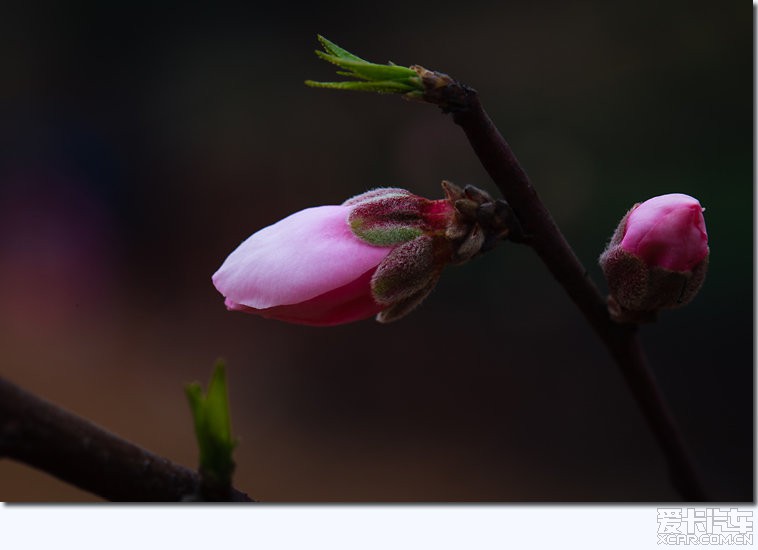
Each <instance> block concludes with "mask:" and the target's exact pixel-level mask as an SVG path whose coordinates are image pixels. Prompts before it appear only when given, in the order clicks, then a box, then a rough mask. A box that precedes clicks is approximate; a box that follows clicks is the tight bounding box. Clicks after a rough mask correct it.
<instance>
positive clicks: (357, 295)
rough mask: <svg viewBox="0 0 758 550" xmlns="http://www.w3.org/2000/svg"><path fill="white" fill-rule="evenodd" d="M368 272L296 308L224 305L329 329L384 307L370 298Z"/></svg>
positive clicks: (268, 316) (272, 317)
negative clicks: (328, 327)
mask: <svg viewBox="0 0 758 550" xmlns="http://www.w3.org/2000/svg"><path fill="white" fill-rule="evenodd" d="M374 271H375V269H371V270H369V271H367V272H366V273H364V274H363V275H361V276H360V277H358V278H357V279H355V280H354V281H352V282H350V283H348V284H347V285H345V286H342V287H340V288H337V289H334V290H332V291H330V292H327V293H325V294H322V295H320V296H316V297H315V298H311V299H310V300H307V301H305V302H301V303H299V304H291V305H285V306H275V307H271V308H267V309H255V308H251V307H247V306H241V305H239V304H235V303H230V302H229V300H228V299H227V302H226V305H227V307H228V308H229V309H230V310H236V311H243V312H245V313H255V314H257V315H260V316H261V317H266V318H268V319H277V320H279V321H286V322H288V323H298V324H302V325H312V326H332V325H340V324H343V323H351V322H353V321H359V320H361V319H366V318H368V317H373V316H374V315H376V314H377V313H379V312H380V311H381V310H382V309H384V306H380V305H378V304H377V303H376V302H375V301H374V299H373V297H372V295H371V277H372V275H373V274H374Z"/></svg>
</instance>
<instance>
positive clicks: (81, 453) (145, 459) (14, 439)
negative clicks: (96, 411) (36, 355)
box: [0, 378, 251, 502]
mask: <svg viewBox="0 0 758 550" xmlns="http://www.w3.org/2000/svg"><path fill="white" fill-rule="evenodd" d="M0 458H10V459H13V460H17V461H19V462H23V463H25V464H28V465H29V466H33V467H35V468H38V469H40V470H43V471H45V472H47V473H49V474H51V475H54V476H55V477H57V478H59V479H61V480H63V481H65V482H68V483H70V484H72V485H75V486H77V487H79V488H80V489H83V490H85V491H89V492H90V493H94V494H95V495H98V496H100V497H102V498H104V499H106V500H111V501H118V502H180V501H188V500H198V499H199V497H200V495H202V493H203V487H202V480H201V477H200V475H199V474H198V473H197V472H195V471H193V470H190V469H189V468H186V467H184V466H180V465H178V464H175V463H173V462H171V461H170V460H168V459H166V458H163V457H161V456H158V455H155V454H153V453H151V452H149V451H146V450H145V449H142V448H141V447H138V446H137V445H134V444H133V443H130V442H128V441H126V440H124V439H121V438H120V437H118V436H116V435H114V434H112V433H110V432H108V431H106V430H104V429H102V428H100V427H98V426H96V425H95V424H92V423H91V422H89V421H87V420H85V419H83V418H81V417H79V416H76V415H75V414H72V413H70V412H68V411H66V410H63V409H61V408H60V407H57V406H56V405H53V404H52V403H49V402H47V401H44V400H42V399H40V398H39V397H36V396H34V395H32V394H31V393H29V392H27V391H25V390H23V389H21V388H19V387H18V386H16V385H15V384H12V383H11V382H9V381H7V380H4V379H3V378H0ZM223 497H224V498H223V500H228V501H235V502H245V501H248V502H249V501H251V499H250V497H248V496H247V495H246V494H245V493H243V492H241V491H238V490H236V489H233V488H232V489H231V490H230V491H229V492H228V494H225V495H223Z"/></svg>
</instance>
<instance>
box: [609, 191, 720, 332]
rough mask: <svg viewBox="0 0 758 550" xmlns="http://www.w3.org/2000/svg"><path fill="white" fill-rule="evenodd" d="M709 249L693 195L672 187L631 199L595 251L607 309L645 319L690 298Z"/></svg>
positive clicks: (618, 316)
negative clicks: (637, 200) (642, 198)
mask: <svg viewBox="0 0 758 550" xmlns="http://www.w3.org/2000/svg"><path fill="white" fill-rule="evenodd" d="M708 253H709V251H708V235H707V233H706V230H705V220H704V219H703V208H702V207H701V206H700V203H699V202H698V201H697V200H696V199H694V198H692V197H690V196H688V195H683V194H681V193H672V194H669V195H662V196H659V197H654V198H652V199H650V200H647V201H645V202H643V203H641V204H636V205H634V206H633V207H632V209H631V210H630V211H629V212H627V214H626V215H625V216H624V218H623V219H622V220H621V223H620V224H619V226H618V227H617V228H616V232H615V233H614V234H613V237H612V239H611V242H610V243H609V244H608V247H607V248H606V249H605V251H604V252H603V254H602V255H601V256H600V266H601V267H602V268H603V272H604V273H605V276H606V279H607V280H608V288H609V290H610V296H609V299H608V307H609V310H610V312H611V315H612V316H613V317H614V319H616V320H617V321H621V322H644V321H650V320H653V319H654V318H655V314H656V312H657V311H658V310H660V309H665V308H674V307H679V306H682V305H684V304H686V303H688V302H690V301H691V300H692V299H693V298H694V297H695V294H697V291H698V290H699V289H700V287H701V286H702V284H703V281H704V279H705V273H706V271H707V266H708Z"/></svg>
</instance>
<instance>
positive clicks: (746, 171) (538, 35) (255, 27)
mask: <svg viewBox="0 0 758 550" xmlns="http://www.w3.org/2000/svg"><path fill="white" fill-rule="evenodd" d="M3 12H4V13H3V16H2V17H0V43H2V46H1V47H0V69H1V70H0V302H1V303H2V306H1V307H0V350H1V352H0V353H2V359H1V361H0V375H2V376H3V377H7V378H8V379H10V380H12V381H14V382H16V383H18V384H19V385H21V386H23V387H24V388H26V389H28V390H30V391H32V392H34V393H36V394H38V395H40V396H42V397H44V398H46V399H48V400H50V401H53V402H55V403H57V404H59V405H61V406H63V407H66V408H68V409H70V410H72V411H74V412H75V413H77V414H80V415H82V416H84V417H86V418H88V419H90V420H91V421H93V422H95V423H97V424H99V425H101V426H104V427H106V428H107V429H109V430H112V431H113V432H115V433H117V434H120V435H122V436H124V437H126V438H128V439H130V440H132V441H134V442H136V443H138V444H140V445H142V446H144V447H146V448H147V449H150V450H151V451H153V452H156V453H159V454H162V455H165V456H167V457H168V458H170V459H172V460H174V461H177V462H179V463H182V464H185V465H188V466H194V465H195V463H196V460H197V458H196V448H195V442H194V438H193V433H192V423H191V419H190V415H189V410H188V406H187V403H186V402H185V397H184V394H183V385H184V384H185V383H186V382H189V381H193V380H200V381H203V382H205V381H206V380H207V378H208V376H209V375H210V372H211V367H212V365H213V362H214V361H215V360H216V358H218V357H223V358H225V359H226V360H227V363H228V376H229V380H230V384H231V388H230V392H231V403H232V414H233V416H232V418H233V429H234V431H235V433H236V434H237V436H238V437H239V439H240V444H239V446H238V451H237V454H236V459H237V465H238V466H237V474H236V477H235V484H236V485H237V486H238V487H239V488H240V489H242V490H244V491H246V492H248V493H249V494H250V495H251V496H253V497H254V498H256V499H260V500H263V501H268V502H275V501H307V502H321V501H505V502H512V501H516V502H531V501H656V502H657V501H667V500H676V499H677V498H678V497H677V494H676V493H675V492H674V490H673V489H672V487H671V486H670V484H669V481H668V477H667V472H666V466H665V464H664V461H663V457H662V455H661V453H660V451H659V449H658V447H657V446H656V444H655V442H654V441H653V439H652V435H651V434H650V431H649V430H648V428H647V427H646V425H645V423H644V421H643V419H642V417H641V415H640V413H639V412H638V409H637V406H636V404H635V403H634V401H633V399H632V397H631V394H630V392H629V390H628V388H627V387H626V386H625V384H624V381H623V379H622V377H621V376H620V373H619V372H618V370H617V368H616V367H615V365H614V364H613V362H612V361H611V359H610V357H609V355H608V354H607V353H606V351H605V350H604V349H603V347H602V345H601V344H600V343H599V341H598V340H597V339H596V338H595V336H594V335H593V334H592V333H591V331H590V329H589V328H588V327H587V326H586V324H585V322H584V321H583V319H582V318H581V316H580V315H579V313H578V312H577V310H576V308H575V307H574V306H573V305H572V304H571V303H570V302H569V300H568V298H567V297H566V296H565V294H564V293H563V292H562V290H561V289H560V287H559V286H558V285H557V284H556V283H555V282H554V281H553V280H552V279H551V278H550V275H549V274H548V273H547V272H546V271H545V269H544V267H543V266H542V265H541V264H540V263H539V261H538V259H537V258H536V257H535V256H534V255H533V254H532V253H530V251H529V250H528V249H525V248H524V247H520V246H518V245H514V244H510V243H508V244H504V245H502V246H501V247H499V248H498V249H497V250H496V251H494V252H492V253H490V254H488V255H487V256H485V257H482V258H479V259H477V260H475V261H474V262H472V263H471V264H469V265H466V266H463V267H457V268H449V269H448V270H446V272H445V273H444V275H443V277H442V280H441V283H440V285H439V287H438V288H437V289H436V290H435V291H434V292H433V293H432V295H431V296H430V298H428V300H427V301H426V302H425V303H424V304H423V305H422V306H421V307H420V308H419V309H418V310H417V311H416V312H414V313H413V314H412V315H411V316H409V317H408V318H406V319H404V320H402V321H400V322H398V323H396V324H392V325H388V326H381V325H378V324H376V323H374V322H372V321H365V322H361V323H356V324H353V325H347V326H342V327H336V328H331V329H315V328H309V327H300V326H291V325H287V324H283V323H278V322H275V321H268V320H264V319H259V318H256V317H252V316H247V315H243V314H239V313H230V312H227V311H226V310H225V309H224V307H223V299H222V297H221V296H220V295H219V294H218V293H217V292H216V291H215V289H214V288H213V286H212V285H211V281H210V276H211V274H212V273H213V272H214V271H215V270H216V269H217V267H218V266H219V265H220V264H221V262H222V261H223V259H224V258H225V256H226V255H227V254H228V253H229V252H231V250H233V249H234V247H236V245H237V244H239V242H241V241H242V240H243V239H244V238H245V237H247V236H248V235H249V234H250V233H252V232H254V231H255V230H257V229H259V228H261V227H263V226H265V225H267V224H270V223H272V222H274V221H276V220H277V219H279V218H281V217H283V216H285V215H287V214H289V213H291V212H293V211H295V210H299V209H302V208H305V207H308V206H313V205H318V204H336V203H339V202H342V201H343V200H344V199H346V198H347V197H349V196H352V195H355V194H358V193H361V192H363V191H365V190H367V189H369V188H371V187H376V186H383V185H391V186H402V187H406V188H408V189H411V190H412V191H414V192H415V193H418V194H422V195H425V196H428V197H430V198H439V197H441V196H442V191H441V189H440V187H439V182H440V181H441V180H442V179H449V180H451V181H454V182H456V183H459V184H468V183H471V184H474V185H477V186H480V187H483V188H488V189H489V190H491V191H494V188H493V186H492V184H491V182H490V180H489V178H488V176H487V174H486V173H485V172H484V170H483V169H482V168H481V166H480V165H479V164H478V162H477V160H476V157H475V156H474V154H473V153H472V151H471V149H470V147H469V145H468V143H467V142H466V140H465V138H464V136H463V134H462V132H460V130H459V129H458V128H456V127H455V126H454V124H453V123H452V121H451V120H449V119H448V118H446V117H444V116H443V115H441V114H440V113H439V112H438V111H437V110H436V109H434V108H432V107H430V106H425V105H420V104H415V103H411V102H405V101H402V100H400V99H398V98H395V97H377V96H371V95H361V94H348V93H344V94H342V93H338V92H330V91H324V90H313V89H308V88H306V87H305V86H304V85H303V80H305V79H306V78H313V79H320V80H330V79H332V78H334V73H333V70H332V67H330V66H328V65H326V64H324V63H323V62H320V61H318V60H317V59H316V58H315V56H314V55H313V54H312V50H313V49H315V48H316V47H317V43H316V40H315V35H316V34H317V33H320V34H323V35H325V36H327V37H329V38H330V39H332V40H334V41H335V42H336V43H338V44H340V45H342V46H344V47H346V48H348V49H351V50H353V51H355V52H356V53H358V54H359V55H361V56H363V57H366V58H367V59H370V60H376V61H379V62H384V61H386V60H388V59H391V60H392V61H394V62H396V63H399V64H406V65H408V64H412V63H419V64H422V65H424V66H427V67H429V68H432V69H437V70H441V71H444V72H447V73H449V74H451V75H454V76H455V77H457V78H460V79H461V80H463V81H465V82H467V83H469V84H471V85H472V86H474V87H476V88H477V89H478V90H479V91H480V94H481V96H482V99H483V101H484V103H485V105H486V107H487V109H488V110H489V111H490V114H491V116H492V117H493V119H494V120H495V122H496V123H497V124H498V126H499V127H500V129H501V131H502V132H503V133H504V135H505V136H506V138H507V139H508V140H509V141H510V143H511V145H512V147H513V149H514V150H515V152H516V154H517V155H518V156H519V157H520V159H521V161H522V163H523V165H524V167H525V168H526V170H527V171H528V172H529V174H530V176H531V178H532V180H533V183H534V184H535V186H536V187H537V189H538V190H539V192H540V194H541V195H542V197H543V199H544V200H545V202H546V203H547V205H548V207H549V208H551V209H552V210H553V212H554V214H555V217H556V219H557V220H558V222H559V223H560V224H561V226H562V227H563V229H564V231H565V233H566V235H567V237H568V239H569V240H570V241H571V242H572V243H574V244H575V247H576V250H577V253H578V254H579V256H580V257H581V259H582V261H583V262H584V263H585V265H586V266H588V269H589V271H590V274H591V275H592V276H593V278H595V280H596V281H598V282H599V284H601V285H602V284H603V283H602V280H601V275H600V271H599V269H598V268H597V266H596V258H597V256H598V255H599V254H600V252H601V251H602V249H603V247H604V244H605V242H606V241H607V239H608V238H610V235H611V233H612V232H613V229H614V228H615V225H616V223H617V222H618V220H619V219H620V218H621V217H622V216H623V214H624V213H625V211H626V210H627V209H628V208H629V207H630V206H631V205H632V204H634V203H635V202H639V201H641V200H644V199H647V198H649V197H651V196H654V195H660V194H664V193H671V192H682V193H687V194H689V195H692V196H694V197H696V198H698V199H699V200H700V202H701V203H702V204H703V205H704V206H705V207H706V212H705V217H706V224H707V226H708V231H709V236H710V244H711V267H710V273H709V276H708V280H707V281H706V283H705V286H704V288H703V290H702V292H701V294H700V296H698V297H697V298H696V300H695V301H694V303H693V304H691V305H690V306H688V307H687V308H686V309H683V310H681V311H672V312H668V313H665V314H663V315H662V316H661V319H660V322H659V323H657V324H655V325H653V326H648V327H644V328H643V329H642V339H643V341H644V343H645V346H646V349H647V351H648V354H649V357H650V361H651V364H652V367H653V369H654V371H655V374H656V376H657V377H658V379H659V380H660V382H661V386H662V388H663V391H664V392H665V394H666V395H667V396H668V397H669V400H670V402H671V406H672V408H673V411H674V414H675V416H676V417H677V419H678V420H679V422H680V424H681V426H682V429H683V431H684V434H685V437H686V438H687V440H688V441H689V443H690V445H691V447H692V449H693V451H694V454H695V456H696V457H697V460H698V462H699V464H700V466H701V467H702V469H703V471H704V473H705V477H706V481H707V483H708V486H709V488H710V490H711V493H712V494H713V496H714V498H716V499H718V500H722V501H750V500H752V499H753V429H754V424H753V414H754V411H753V370H752V369H753V357H752V336H753V321H752V297H753V294H752V292H753V291H752V279H753V271H752V269H753V267H752V266H753V263H752V262H753V258H752V254H753V242H752V227H753V212H752V197H753V196H752V193H753V190H752V142H751V140H752V126H751V118H750V113H751V106H752V76H751V74H752V73H751V67H752V56H751V55H752V50H751V48H752V34H751V31H752V18H751V12H750V9H749V8H748V7H747V6H743V5H741V4H738V3H736V2H726V3H721V4H719V5H715V4H713V3H686V4H682V5H681V6H679V5H677V3H658V2H644V3H642V4H640V3H635V4H633V5H624V4H618V5H616V4H615V3H607V2H599V1H595V2H579V3H573V2H572V3H561V2H552V3H547V4H544V3H540V4H534V3H531V2H526V1H516V2H513V1H509V2H499V3H492V2H480V1H477V0H474V1H472V2H467V3H466V9H465V10H452V11H445V10H441V9H439V8H438V7H436V8H434V9H431V8H427V7H425V6H423V5H421V4H420V3H392V2H390V3H382V4H381V8H380V7H377V8H375V10H374V11H373V13H371V14H367V13H366V9H365V7H362V6H359V5H358V4H354V5H343V4H340V5H333V6H332V5H328V4H325V3H313V4H311V3H302V4H297V3H295V4H292V3H286V4H279V5H267V6H266V7H262V6H261V5H258V4H255V3H231V4H226V3H221V4H214V6H213V7H205V8H196V7H191V6H188V5H185V4H175V5H171V4H170V3H159V4H158V5H157V6H152V7H147V6H142V7H139V8H138V7H137V6H132V5H128V4H123V5H122V4H113V5H112V4H110V3H97V2H67V3H59V4H54V5H52V4H51V6H47V7H45V8H42V7H39V6H35V5H32V4H18V5H15V6H6V7H5V8H4V9H3ZM0 500H4V501H53V502H60V501H64V502H65V501H89V500H97V499H96V498H95V497H93V496H92V495H89V494H86V493H83V492H81V491H79V490H77V489H74V488H72V487H70V486H67V485H65V484H63V483H61V482H59V481H57V480H54V479H52V478H50V477H49V476H47V475H45V474H43V473H40V472H37V471H34V470H32V469H29V468H27V467H25V466H22V465H19V464H16V463H13V462H10V461H7V460H4V461H0Z"/></svg>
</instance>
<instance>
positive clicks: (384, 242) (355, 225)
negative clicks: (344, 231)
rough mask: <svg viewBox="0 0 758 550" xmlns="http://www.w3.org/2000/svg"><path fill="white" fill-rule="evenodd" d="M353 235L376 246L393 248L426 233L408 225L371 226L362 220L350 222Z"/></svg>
mask: <svg viewBox="0 0 758 550" xmlns="http://www.w3.org/2000/svg"><path fill="white" fill-rule="evenodd" d="M350 229H351V230H352V231H353V233H354V234H355V235H356V236H358V237H359V238H361V239H362V240H364V241H366V242H367V243H369V244H373V245H375V246H392V245H395V244H399V243H404V242H407V241H410V240H413V239H415V238H416V237H420V236H421V235H423V234H424V232H423V231H422V230H421V228H419V227H413V226H407V225H390V224H387V225H370V224H367V223H366V222H365V221H364V220H362V219H354V220H351V221H350Z"/></svg>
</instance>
